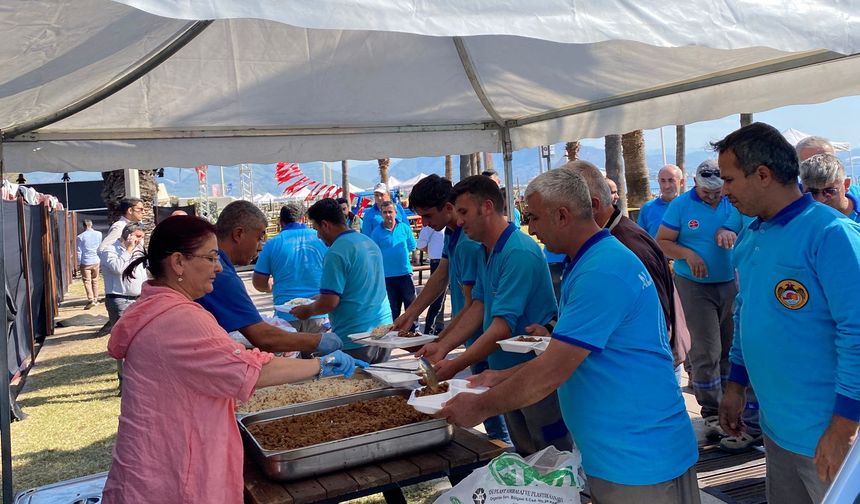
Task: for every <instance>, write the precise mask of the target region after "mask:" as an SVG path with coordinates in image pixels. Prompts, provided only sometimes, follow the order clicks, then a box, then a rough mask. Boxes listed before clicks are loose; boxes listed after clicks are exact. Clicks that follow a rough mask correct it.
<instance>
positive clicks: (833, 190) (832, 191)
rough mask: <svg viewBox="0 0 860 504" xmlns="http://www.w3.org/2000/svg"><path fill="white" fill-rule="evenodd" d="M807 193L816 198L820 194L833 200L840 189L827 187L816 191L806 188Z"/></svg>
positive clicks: (812, 188)
mask: <svg viewBox="0 0 860 504" xmlns="http://www.w3.org/2000/svg"><path fill="white" fill-rule="evenodd" d="M804 189H806V192H808V193H809V194H811V195H812V197H813V198H814V197H816V196H818V195H819V194H820V195H822V196H826V197H828V198H832V197H834V196H836V195H837V194H838V193H839V189H837V188H835V187H825V188H824V189H816V188H814V187H806V188H804Z"/></svg>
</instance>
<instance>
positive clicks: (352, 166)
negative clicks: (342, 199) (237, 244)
mask: <svg viewBox="0 0 860 504" xmlns="http://www.w3.org/2000/svg"><path fill="white" fill-rule="evenodd" d="M858 156H860V149H854V150H853V151H852V157H855V158H856V157H858ZM713 157H714V153H713V152H711V151H705V150H695V151H688V152H687V153H686V166H687V170H686V171H687V173H688V174H689V173H692V172H693V171H694V170H695V168H696V166H698V165H699V163H701V162H702V161H704V160H705V159H710V158H713ZM840 157H841V158H842V159H843V162H845V165H846V171H847V172H848V174H849V175H851V174H852V169H851V165H850V164H849V163H848V162H847V160H848V155H847V153H840ZM580 158H581V159H584V160H586V161H590V162H592V163H594V164H595V165H597V166H598V167H603V166H604V163H605V152H604V150H603V149H598V148H595V147H589V146H582V147H581V149H580ZM674 158H675V156H674V152H671V153H669V152H667V162H669V163H672V162H674ZM452 161H453V165H454V166H453V176H454V182H455V183H456V182H457V181H458V180H459V175H460V165H459V157H458V156H456V155H455V156H453V160H452ZM566 161H567V160H566V158H565V157H564V144H563V143H560V144H556V145H554V154H553V155H552V156H551V166H552V167H553V168H557V167H558V166H561V165H563V164H564V163H565V162H566ZM646 161H647V163H648V169H649V171H650V172H651V174H652V175H653V176H654V177H653V178H652V180H654V179H656V173H657V171H659V170H660V168H661V167H662V166H663V164H664V163H663V158H662V154H661V153H660V151H659V150H658V151H648V152H647V153H646ZM512 163H513V170H514V177H515V180H514V183H515V184H520V185H524V184H526V183H528V181H529V180H531V179H532V178H534V177H535V176H537V175H538V173H539V172H540V171H542V170H545V169H546V161H545V160H544V159H541V158H539V157H538V150H537V149H536V148H535V149H522V150H518V151H516V152H514V155H513V160H512ZM325 165H327V169H326V172H327V175H326V180H327V182H328V183H330V184H335V185H340V183H341V167H340V163H339V162H335V163H325ZM250 166H251V167H252V169H253V179H252V180H253V191H254V194H265V193H270V194H272V195H275V196H278V195H280V194H281V193H282V192H283V189H284V187H285V186H283V185H281V186H279V185H278V183H277V181H276V180H275V175H274V174H275V166H274V165H260V164H254V165H250ZM323 166H324V163H321V162H313V163H301V164H300V167H301V169H302V171H303V172H304V174H305V175H307V176H308V177H310V178H312V179H314V180H317V181H320V182H322V181H323ZM539 167H540V168H539ZM493 168H494V169H495V170H496V171H497V172H499V176H500V177H501V178H502V179H503V181H504V164H503V159H502V155H501V154H493ZM220 171H221V170H220V169H219V167H218V166H210V167H209V170H208V182H209V185H210V186H211V185H212V184H220V183H221V174H220ZM388 173H389V175H391V176H394V177H396V178H397V179H399V180H406V179H409V178H411V177H414V176H415V175H418V174H420V173H426V174H431V173H435V174H438V175H444V174H445V157H444V156H438V157H421V158H409V159H392V160H391V165H390V167H389V172H388ZM61 177H62V175H61V174H58V173H43V172H35V173H28V174H26V178H27V182H29V183H43V182H59V181H60V179H61ZM70 177H71V179H72V181H79V180H97V179H100V178H101V175H100V174H99V173H92V172H73V173H71V174H70ZM158 181H159V182H160V183H164V185H165V187H166V189H167V192H168V193H169V194H171V195H175V196H179V197H195V196H197V195H198V191H199V186H198V183H197V173H196V172H195V171H194V170H192V169H187V168H186V169H180V168H165V169H164V177H163V178H159V179H158ZM349 181H350V183H351V184H352V185H355V186H358V187H362V188H365V189H369V188H371V187H372V186H373V185H374V184H375V183H376V182H378V181H379V165H378V163H377V161H376V160H370V161H350V162H349ZM224 185H225V186H226V194H227V195H228V196H238V195H239V194H240V181H239V167H238V166H225V167H224ZM652 185H656V184H654V183H652Z"/></svg>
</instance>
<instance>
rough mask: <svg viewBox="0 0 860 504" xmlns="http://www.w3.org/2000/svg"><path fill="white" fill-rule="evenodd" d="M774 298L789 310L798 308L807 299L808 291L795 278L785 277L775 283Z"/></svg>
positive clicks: (803, 304) (804, 304) (804, 303)
mask: <svg viewBox="0 0 860 504" xmlns="http://www.w3.org/2000/svg"><path fill="white" fill-rule="evenodd" d="M774 294H776V299H777V301H779V303H780V304H781V305H782V306H785V307H786V308H788V309H789V310H799V309H801V308H803V307H804V306H806V302H807V301H809V291H807V290H806V287H805V286H804V285H803V284H802V283H800V282H798V281H797V280H791V279H786V280H782V281H780V282H779V283H777V284H776V288H775V289H774Z"/></svg>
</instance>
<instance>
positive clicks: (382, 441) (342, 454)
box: [239, 389, 454, 480]
mask: <svg viewBox="0 0 860 504" xmlns="http://www.w3.org/2000/svg"><path fill="white" fill-rule="evenodd" d="M410 393H411V391H410V390H407V389H383V390H372V391H369V392H362V393H359V394H353V395H350V396H344V397H336V398H333V399H326V400H323V401H316V402H313V403H302V404H296V405H293V406H287V407H284V408H280V409H277V410H270V411H266V412H260V413H254V414H250V415H247V416H244V417H242V418H241V419H239V427H240V429H241V431H242V435H243V437H244V438H245V442H246V444H245V445H246V447H247V449H249V450H250V451H251V452H252V453H253V455H254V458H255V459H256V460H257V462H258V463H259V464H260V467H262V468H263V472H264V473H266V475H267V476H268V477H270V478H272V479H276V480H293V479H300V478H306V477H308V476H315V475H318V474H322V473H327V472H332V471H338V470H341V469H346V468H349V467H355V466H359V465H363V464H368V463H371V462H375V461H377V460H382V459H385V458H390V457H396V456H399V455H404V454H407V453H411V452H416V451H420V450H425V449H427V448H431V447H433V446H438V445H443V444H446V443H448V442H450V441H451V438H452V437H453V435H454V429H453V427H452V426H451V425H449V424H448V422H446V421H445V420H444V419H432V420H427V421H424V422H418V423H414V424H409V425H403V426H401V427H395V428H393V429H386V430H382V431H378V432H371V433H368V434H362V435H360V436H354V437H350V438H345V439H339V440H336V441H330V442H328V443H321V444H316V445H312V446H306V447H303V448H296V449H293V450H280V451H271V450H265V449H263V447H262V446H260V443H258V442H257V440H256V439H255V438H254V436H253V435H252V434H251V433H250V432H249V431H248V427H250V426H251V425H254V424H257V423H264V422H268V421H271V420H276V419H279V418H285V417H290V416H297V415H302V414H306V413H313V412H317V411H324V410H327V409H331V408H334V407H337V406H343V405H345V404H350V403H353V402H358V401H366V400H369V399H378V398H381V397H390V396H398V395H399V396H401V397H403V398H404V399H405V398H407V397H408V396H409V394H410ZM320 428H324V427H322V426H321V427H320Z"/></svg>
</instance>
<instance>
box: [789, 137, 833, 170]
mask: <svg viewBox="0 0 860 504" xmlns="http://www.w3.org/2000/svg"><path fill="white" fill-rule="evenodd" d="M794 151H795V152H797V157H798V159H799V160H800V162H801V163H802V162H804V161H806V160H807V159H809V158H811V157H812V156H814V155H816V154H830V155H831V156H833V155H835V154H836V149H834V148H833V144H832V143H830V140H828V139H826V138H824V137H820V136H808V137H806V138H804V139H803V140H801V141H799V142H797V145H795V146H794Z"/></svg>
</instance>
